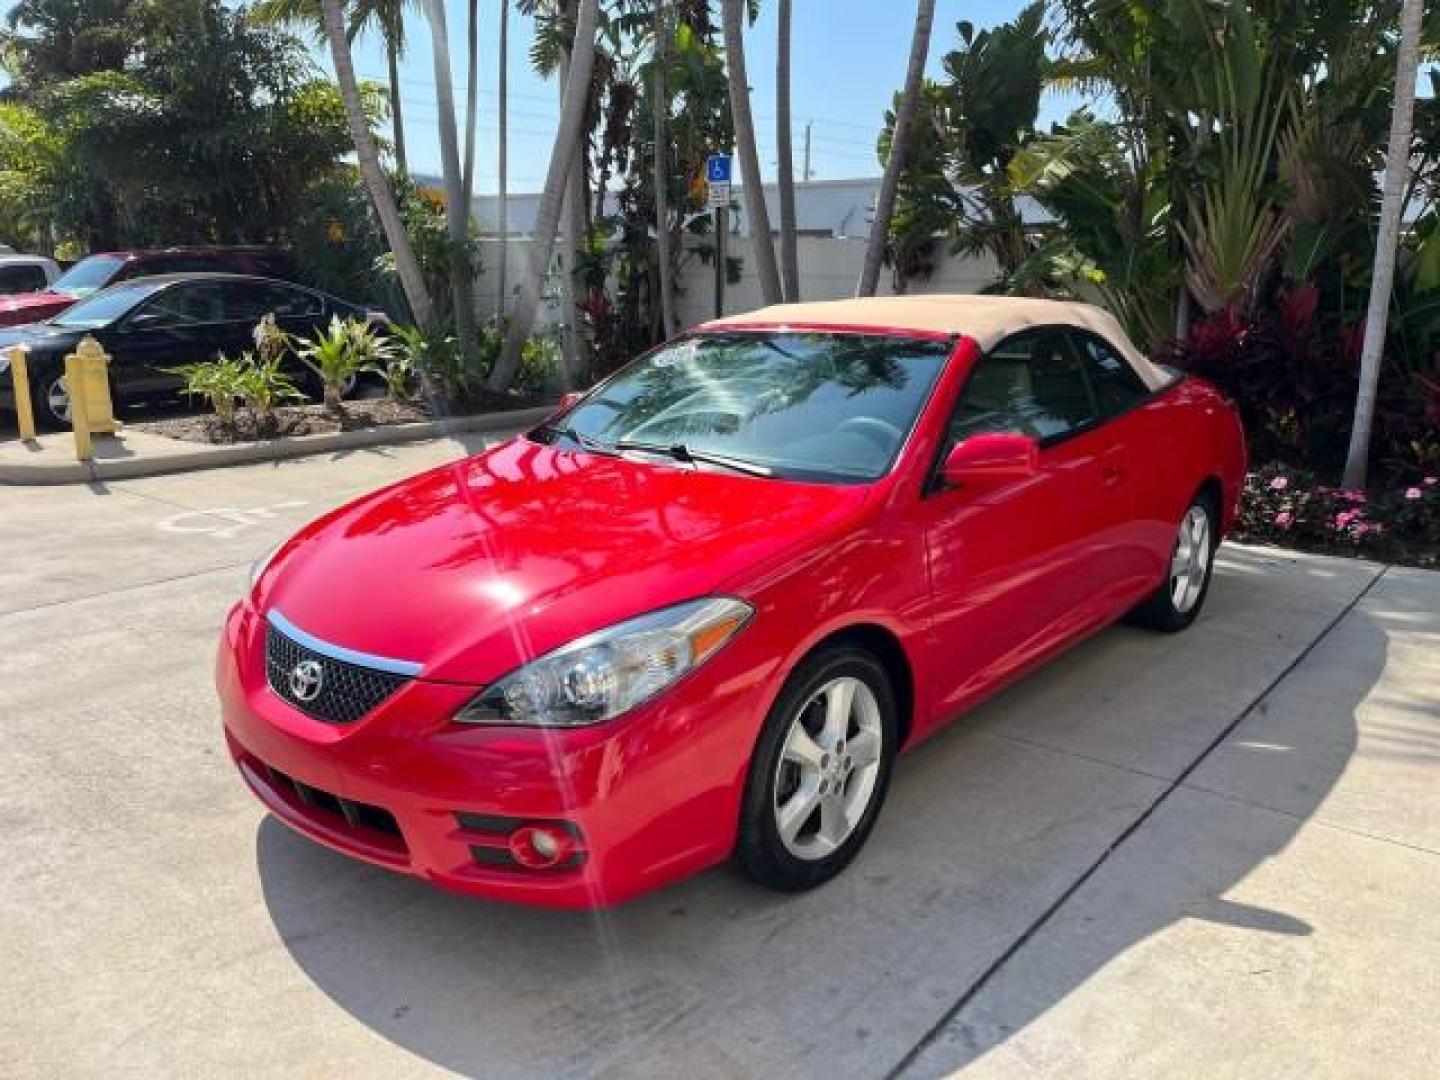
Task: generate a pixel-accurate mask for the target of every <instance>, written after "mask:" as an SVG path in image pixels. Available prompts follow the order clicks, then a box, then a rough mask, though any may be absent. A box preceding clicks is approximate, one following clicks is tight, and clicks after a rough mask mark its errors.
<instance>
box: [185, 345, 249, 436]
mask: <svg viewBox="0 0 1440 1080" xmlns="http://www.w3.org/2000/svg"><path fill="white" fill-rule="evenodd" d="M246 367H247V364H246V361H245V360H244V359H243V358H242V359H238V360H232V359H231V358H230V357H228V356H226V355H225V354H224V353H221V354H220V355H219V356H217V357H216V358H215V359H214V360H209V361H205V362H203V363H198V364H183V365H181V366H179V367H174V368H170V369H168V370H169V372H170V373H171V374H172V375H179V376H180V377H181V378H183V379H184V380H185V386H184V388H183V390H182V391H181V392H182V393H184V394H186V395H188V396H190V397H198V398H204V399H205V400H206V401H208V402H209V403H210V408H211V409H212V410H214V413H215V417H216V419H217V420H219V421H220V423H221V424H222V425H224V426H225V427H227V428H233V427H234V426H235V406H236V403H237V402H240V401H243V400H245V392H246V389H247V375H246Z"/></svg>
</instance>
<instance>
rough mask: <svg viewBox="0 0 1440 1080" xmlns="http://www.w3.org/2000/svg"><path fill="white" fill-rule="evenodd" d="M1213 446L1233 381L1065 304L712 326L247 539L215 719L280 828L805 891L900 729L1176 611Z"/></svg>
mask: <svg viewBox="0 0 1440 1080" xmlns="http://www.w3.org/2000/svg"><path fill="white" fill-rule="evenodd" d="M1244 468H1245V446H1244V437H1243V434H1242V431H1241V427H1240V423H1239V421H1238V419H1237V416H1236V413H1235V410H1234V409H1233V408H1232V407H1231V405H1230V404H1229V403H1228V402H1227V401H1226V400H1225V399H1224V398H1223V397H1222V396H1221V395H1220V394H1219V393H1217V392H1216V391H1215V390H1214V389H1213V388H1211V387H1210V386H1208V385H1206V384H1205V383H1203V382H1201V381H1199V380H1197V379H1194V378H1187V377H1185V376H1183V375H1180V374H1178V373H1176V372H1173V371H1170V370H1167V369H1165V368H1162V367H1158V366H1156V365H1155V364H1152V363H1151V362H1149V361H1148V360H1147V359H1146V358H1145V357H1144V356H1142V355H1141V354H1140V353H1138V352H1137V351H1136V349H1135V348H1134V346H1133V345H1132V344H1131V343H1130V342H1129V340H1128V339H1127V338H1126V337H1125V335H1124V333H1123V332H1122V331H1121V329H1120V327H1119V326H1118V325H1117V324H1116V323H1115V321H1114V320H1113V319H1111V318H1110V317H1109V316H1107V315H1105V314H1104V313H1102V312H1100V311H1098V310H1096V309H1093V308H1090V307H1087V306H1084V305H1078V304H1062V303H1052V302H1045V301H1034V300H1015V299H994V298H981V297H914V298H908V297H907V298H895V299H875V300H857V301H843V302H836V303H821V304H804V305H795V306H787V307H777V308H769V309H766V310H762V311H758V312H755V313H753V314H749V315H745V316H741V317H739V318H730V319H723V320H720V321H718V322H714V323H710V324H708V325H705V326H702V327H700V328H699V329H698V330H696V331H694V332H692V333H690V334H688V335H686V336H684V337H682V338H679V339H677V340H675V341H673V342H671V343H669V344H667V345H665V346H663V347H661V348H659V349H656V350H655V351H653V352H651V353H649V354H648V355H646V356H644V357H642V358H640V359H638V360H636V361H635V362H634V363H632V364H630V365H629V366H628V367H626V368H624V369H623V370H621V371H620V372H619V373H618V374H616V375H614V376H612V377H611V378H609V379H607V380H606V381H604V382H602V383H600V384H599V385H598V386H596V387H594V388H593V389H592V390H590V391H589V392H588V393H586V394H585V395H584V396H583V397H580V398H579V399H578V400H575V401H571V402H567V403H566V404H565V406H563V407H562V408H561V409H560V410H558V411H557V412H556V413H555V414H554V415H553V416H552V417H551V418H550V420H549V421H548V422H547V423H545V424H543V425H542V426H541V427H539V428H537V429H535V430H533V431H530V432H528V433H527V434H524V435H522V436H520V437H517V438H515V439H512V440H510V441H509V442H506V443H504V444H502V445H500V446H497V447H495V448H493V449H491V450H488V451H486V452H484V453H481V454H477V455H475V456H474V457H469V458H466V459H464V460H461V461H458V462H455V463H453V464H450V465H445V466H443V467H441V468H438V469H435V470H433V471H431V472H428V473H424V474H422V475H420V476H417V477H414V478H412V479H409V480H405V481H403V482H401V483H398V484H395V485H393V486H391V487H389V488H386V489H384V490H382V491H379V492H376V493H375V494H373V495H370V496H367V497H365V498H362V499H360V500H358V501H356V502H354V503H351V504H350V505H348V506H345V507H342V508H341V509H339V510H336V511H334V512H333V513H331V514H329V515H328V516H326V517H324V518H322V519H321V520H319V521H317V522H315V523H313V524H312V525H310V526H308V527H306V528H305V529H303V530H302V531H301V532H300V533H299V534H298V535H296V536H295V537H293V538H292V539H290V540H289V541H287V542H286V543H284V544H282V545H281V546H280V547H279V548H278V549H277V550H276V551H274V552H273V553H272V554H271V555H270V556H268V557H267V558H266V559H263V560H261V562H260V563H258V564H257V566H256V569H255V572H254V574H253V580H252V584H251V587H250V590H249V594H248V595H247V596H246V597H245V598H244V600H243V601H241V602H240V603H239V604H238V605H236V607H235V608H234V610H233V611H232V612H231V613H230V616H229V619H228V621H227V624H226V627H225V633H224V640H223V642H222V645H221V649H220V655H219V660H218V669H217V678H218V684H219V691H220V697H221V700H222V702H223V710H224V724H225V731H226V738H227V740H228V743H229V749H230V752H231V754H232V755H233V757H234V759H235V761H236V763H237V765H238V767H239V770H240V773H241V775H242V776H243V777H244V779H245V781H246V782H247V783H248V784H249V785H250V787H251V788H252V789H253V790H254V792H255V794H256V795H258V796H259V798H260V799H261V800H262V801H263V802H264V804H265V805H266V806H267V807H269V809H270V810H271V811H272V812H273V813H274V814H275V815H276V816H277V817H279V818H280V819H281V820H282V821H284V822H286V823H287V824H289V825H291V826H293V827H294V828H296V829H298V830H299V831H300V832H302V833H305V834H306V835H308V836H310V837H313V838H315V839H316V840H319V841H321V842H323V843H325V844H329V845H330V846H332V847H334V848H337V849H338V850H340V851H342V852H346V853H348V854H350V855H353V856H356V857H358V858H361V859H366V860H369V861H370V862H372V863H376V864H378V865H380V866H384V867H390V868H392V869H395V870H398V871H403V872H405V873H408V874H412V875H415V876H417V877H420V878H423V879H426V880H428V881H431V882H433V883H435V884H437V885H440V886H444V887H446V888H450V889H455V890H460V891H463V892H467V893H473V894H479V895H483V896H490V897H499V898H504V899H510V900H516V901H523V902H528V903H535V904H545V905H554V906H580V907H589V906H601V905H606V904H612V903H616V902H618V901H622V900H625V899H627V898H629V897H633V896H635V895H637V894H639V893H642V892H644V891H646V890H649V889H653V888H655V887H657V886H661V885H664V884H666V883H668V882H673V881H675V880H676V879H678V878H681V877H684V876H686V875H689V874H693V873H695V872H696V871H699V870H701V869H703V868H705V867H708V866H711V865H713V864H715V863H719V862H721V861H723V860H725V859H727V858H730V857H732V856H734V857H735V858H736V859H737V861H738V862H739V864H740V866H741V867H742V868H743V869H744V870H745V871H746V872H747V873H749V874H750V875H751V876H752V877H754V878H755V879H757V880H758V881H760V882H763V883H765V884H767V885H770V886H773V887H776V888H780V889H803V888H807V887H810V886H814V885H817V884H819V883H821V882H824V881H826V880H827V879H829V878H831V877H833V876H834V875H835V874H837V873H839V872H840V871H841V870H842V869H843V868H844V867H845V865H846V864H847V863H848V862H849V861H850V860H851V859H852V858H853V857H854V856H855V854H856V852H857V851H858V850H859V848H860V847H861V846H862V845H863V844H864V843H865V840H866V837H867V836H868V834H869V833H870V831H871V828H872V826H873V825H874V823H875V819H876V816H877V815H878V813H879V812H880V808H881V804H882V802H883V801H884V798H885V791H886V786H887V784H888V783H889V780H890V773H891V765H892V763H893V762H894V760H895V757H896V755H897V754H898V753H900V752H901V751H905V750H909V749H911V748H912V747H914V746H916V745H918V744H919V743H921V742H922V741H924V739H925V738H926V737H927V736H929V735H931V734H933V733H934V732H935V731H937V730H938V729H939V728H941V727H942V726H943V725H945V724H947V723H949V722H950V721H952V720H954V719H955V718H956V717H957V716H959V715H961V714H962V713H964V712H965V710H966V709H968V708H969V707H971V706H973V705H974V704H975V703H976V702H978V701H980V700H982V699H983V698H985V697H986V696H987V695H990V694H993V693H994V692H995V691H996V690H998V689H999V688H1001V687H1003V686H1005V685H1006V684H1007V683H1010V682H1011V681H1013V680H1015V679H1016V678H1018V677H1020V676H1022V675H1023V674H1025V673H1026V672H1027V671H1029V670H1031V669H1033V668H1034V667H1036V665H1038V664H1041V663H1043V662H1044V661H1045V660H1046V659H1047V658H1049V657H1052V656H1054V655H1055V654H1056V653H1057V652H1059V651H1060V650H1062V649H1065V648H1067V647H1068V646H1070V645H1073V644H1075V643H1076V642H1078V641H1080V640H1081V639H1083V638H1085V637H1086V636H1088V635H1090V634H1093V633H1095V632H1096V631H1097V630H1099V629H1101V628H1102V627H1104V626H1106V625H1107V624H1109V623H1111V622H1113V621H1115V620H1117V619H1120V618H1124V617H1129V618H1131V619H1134V620H1136V621H1139V622H1142V623H1144V624H1146V625H1149V626H1152V627H1155V628H1157V629H1159V630H1164V631H1178V630H1183V629H1184V628H1185V627H1186V626H1188V625H1189V624H1190V623H1191V622H1192V621H1193V620H1194V619H1195V617H1196V615H1197V613H1198V612H1199V611H1200V608H1201V605H1202V604H1203V603H1204V601H1205V594H1206V590H1207V589H1208V588H1209V585H1210V578H1211V568H1212V565H1213V562H1212V560H1213V556H1214V552H1215V547H1216V544H1217V543H1218V541H1219V538H1220V537H1221V536H1222V535H1223V534H1224V533H1225V531H1226V529H1227V528H1228V527H1229V526H1230V524H1231V523H1232V521H1233V520H1234V517H1235V512H1236V501H1237V499H1238V497H1239V494H1240V489H1241V482H1242V477H1243V474H1244Z"/></svg>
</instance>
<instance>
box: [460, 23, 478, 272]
mask: <svg viewBox="0 0 1440 1080" xmlns="http://www.w3.org/2000/svg"><path fill="white" fill-rule="evenodd" d="M467 31H468V32H467V34H466V39H465V44H466V48H467V49H468V50H469V51H468V53H467V54H466V64H465V169H464V172H463V173H462V174H461V180H460V184H461V187H463V188H464V189H465V210H466V213H467V215H468V214H469V211H470V207H471V206H472V205H473V201H474V199H475V136H476V128H477V126H478V125H479V123H480V0H470V12H469V20H468V27H467ZM466 224H467V225H468V224H469V218H468V217H467V218H466ZM471 279H472V280H473V279H474V274H473V273H472V274H471Z"/></svg>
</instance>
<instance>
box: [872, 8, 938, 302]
mask: <svg viewBox="0 0 1440 1080" xmlns="http://www.w3.org/2000/svg"><path fill="white" fill-rule="evenodd" d="M934 24H935V0H920V2H919V6H918V7H917V8H916V11H915V34H914V36H913V37H912V38H911V39H910V66H909V67H908V68H907V69H906V71H905V93H904V96H903V97H902V98H901V99H900V108H899V110H898V111H897V112H896V114H895V135H894V138H893V140H892V141H891V144H890V160H889V161H887V162H886V163H885V177H884V179H882V180H881V181H880V194H879V195H878V196H877V197H876V199H875V219H874V220H873V221H872V222H871V223H870V239H869V240H868V241H867V242H866V244H865V266H864V268H863V269H862V270H861V271H860V283H859V285H858V286H857V287H856V289H855V295H856V296H874V295H875V287H876V285H878V284H879V282H880V264H881V262H883V261H884V258H885V242H886V240H887V238H888V237H889V235H890V217H891V215H892V214H894V212H895V193H896V191H897V190H898V189H899V187H900V174H901V172H902V170H903V169H904V159H905V151H906V148H907V147H908V145H909V141H910V126H911V124H912V123H913V122H914V117H915V109H916V106H917V103H918V102H919V100H920V81H921V79H922V78H923V77H924V75H925V59H926V57H927V56H929V54H930V29H931V27H932V26H933V25H934Z"/></svg>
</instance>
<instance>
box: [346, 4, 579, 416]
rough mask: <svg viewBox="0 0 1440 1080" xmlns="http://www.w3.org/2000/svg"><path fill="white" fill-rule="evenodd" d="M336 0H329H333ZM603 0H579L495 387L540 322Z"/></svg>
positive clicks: (511, 374)
mask: <svg viewBox="0 0 1440 1080" xmlns="http://www.w3.org/2000/svg"><path fill="white" fill-rule="evenodd" d="M333 2H335V0H327V3H333ZM598 9H599V4H598V0H580V9H579V15H578V18H577V19H576V21H575V38H574V43H573V44H572V45H571V48H570V73H569V75H570V77H569V78H568V79H566V80H565V98H564V102H563V104H562V106H561V109H560V126H559V128H558V129H557V130H556V132H555V142H554V144H553V145H552V146H551V149H550V165H549V167H548V168H547V169H546V172H545V188H544V191H543V192H542V193H541V196H540V207H539V210H538V212H537V214H536V221H535V237H534V241H533V243H532V244H531V246H530V257H529V260H528V265H527V266H526V269H525V277H524V279H523V280H522V282H521V286H520V296H519V298H518V299H517V300H516V303H515V313H514V315H513V316H512V317H511V319H510V323H509V325H508V327H507V328H506V332H505V345H504V348H503V349H502V350H501V353H500V358H499V360H498V361H496V364H495V369H494V370H493V371H492V372H491V373H490V379H489V383H488V385H489V387H490V389H491V390H496V391H500V390H504V389H505V388H506V387H508V386H509V385H510V382H511V380H512V379H514V378H515V372H516V371H517V370H518V369H519V367H520V350H521V348H522V347H523V346H524V344H525V342H526V340H527V339H528V338H529V337H530V331H531V330H532V329H533V328H534V326H535V312H536V309H537V308H538V307H539V306H540V290H541V288H542V287H543V286H544V283H545V275H546V272H547V271H548V269H549V267H550V258H551V256H552V255H553V254H554V252H555V230H556V227H557V226H558V225H559V224H560V211H561V207H562V203H563V202H564V198H565V189H566V186H567V184H568V182H569V178H570V171H571V166H572V165H573V164H574V162H575V160H576V158H577V157H579V154H580V141H581V140H582V139H583V138H584V137H585V130H584V127H585V105H586V102H587V100H588V98H589V96H590V75H591V72H592V71H593V70H594V66H595V30H596V27H597V25H598V23H599V10H598Z"/></svg>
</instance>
